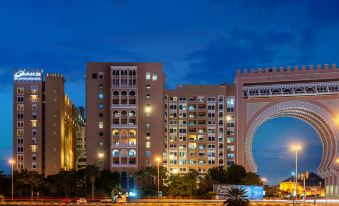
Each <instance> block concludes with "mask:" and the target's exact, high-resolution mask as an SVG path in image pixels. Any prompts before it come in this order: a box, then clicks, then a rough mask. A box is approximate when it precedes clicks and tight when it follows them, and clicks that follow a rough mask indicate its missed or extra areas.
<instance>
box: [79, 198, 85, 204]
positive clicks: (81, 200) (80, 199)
mask: <svg viewBox="0 0 339 206" xmlns="http://www.w3.org/2000/svg"><path fill="white" fill-rule="evenodd" d="M85 203H87V200H86V199H85V198H79V199H78V200H77V204H85Z"/></svg>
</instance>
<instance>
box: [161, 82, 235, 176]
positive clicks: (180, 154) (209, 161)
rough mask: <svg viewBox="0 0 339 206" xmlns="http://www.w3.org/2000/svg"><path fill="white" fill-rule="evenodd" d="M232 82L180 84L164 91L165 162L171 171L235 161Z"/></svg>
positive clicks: (204, 169) (225, 164)
mask: <svg viewBox="0 0 339 206" xmlns="http://www.w3.org/2000/svg"><path fill="white" fill-rule="evenodd" d="M234 89H235V88H234V86H229V85H199V86H198V85H197V86H196V85H179V86H177V89H175V90H167V91H166V93H165V98H164V100H165V107H164V109H165V134H164V135H165V139H164V140H165V142H166V144H165V149H166V152H165V154H164V166H166V167H167V168H168V171H170V172H171V173H186V172H188V171H190V170H197V171H199V172H202V173H204V172H207V171H208V169H209V168H212V167H217V166H223V167H226V166H228V165H231V164H234V162H235V150H236V147H235V141H236V140H235V129H234V128H235V119H234V118H235V113H234V98H235V97H234Z"/></svg>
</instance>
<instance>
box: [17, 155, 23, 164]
mask: <svg viewBox="0 0 339 206" xmlns="http://www.w3.org/2000/svg"><path fill="white" fill-rule="evenodd" d="M18 160H19V161H20V162H22V161H24V155H23V154H18Z"/></svg>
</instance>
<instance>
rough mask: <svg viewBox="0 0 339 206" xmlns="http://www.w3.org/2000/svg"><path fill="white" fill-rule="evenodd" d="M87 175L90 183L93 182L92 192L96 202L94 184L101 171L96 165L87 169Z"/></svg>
mask: <svg viewBox="0 0 339 206" xmlns="http://www.w3.org/2000/svg"><path fill="white" fill-rule="evenodd" d="M85 174H86V176H87V177H88V178H89V181H90V182H91V191H92V193H91V194H92V200H94V190H95V186H94V182H95V179H96V178H97V177H100V171H99V168H98V167H97V166H95V165H88V166H87V167H86V169H85Z"/></svg>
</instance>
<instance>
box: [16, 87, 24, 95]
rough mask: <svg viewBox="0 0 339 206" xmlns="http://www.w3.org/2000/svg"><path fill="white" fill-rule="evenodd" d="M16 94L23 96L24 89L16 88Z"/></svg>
mask: <svg viewBox="0 0 339 206" xmlns="http://www.w3.org/2000/svg"><path fill="white" fill-rule="evenodd" d="M16 93H17V94H24V93H25V88H23V87H18V88H16Z"/></svg>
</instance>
